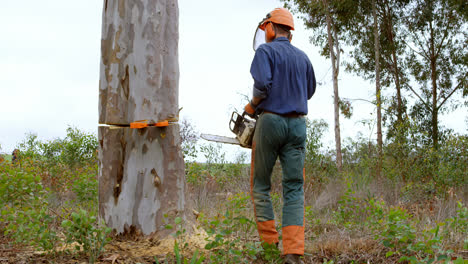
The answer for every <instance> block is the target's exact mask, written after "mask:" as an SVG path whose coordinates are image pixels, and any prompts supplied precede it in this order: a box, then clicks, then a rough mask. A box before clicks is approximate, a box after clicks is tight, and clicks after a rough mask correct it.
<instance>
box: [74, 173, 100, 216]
mask: <svg viewBox="0 0 468 264" xmlns="http://www.w3.org/2000/svg"><path fill="white" fill-rule="evenodd" d="M72 191H73V192H74V193H75V194H76V198H77V199H76V202H78V203H81V204H83V206H86V207H87V208H88V210H89V211H91V212H95V211H96V210H97V205H98V180H97V177H96V175H93V174H87V173H84V174H80V175H78V179H77V180H76V181H74V182H73V186H72Z"/></svg>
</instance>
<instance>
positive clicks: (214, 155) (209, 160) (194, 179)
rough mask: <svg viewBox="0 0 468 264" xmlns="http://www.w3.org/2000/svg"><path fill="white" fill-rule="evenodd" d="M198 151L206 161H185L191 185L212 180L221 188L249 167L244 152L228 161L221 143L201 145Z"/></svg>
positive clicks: (187, 176)
mask: <svg viewBox="0 0 468 264" xmlns="http://www.w3.org/2000/svg"><path fill="white" fill-rule="evenodd" d="M200 153H201V154H203V155H204V156H205V158H206V163H199V162H187V163H185V168H186V179H187V182H188V183H189V184H191V185H193V186H199V185H203V184H206V182H207V181H212V180H213V181H215V182H216V183H217V185H218V186H219V187H220V188H221V189H223V188H224V186H225V185H226V184H227V183H229V182H232V181H234V180H236V179H238V178H239V177H240V176H241V175H243V174H245V172H246V170H248V168H249V167H250V166H249V164H245V161H246V158H247V157H246V154H245V153H244V152H239V153H238V154H237V156H236V160H235V162H234V163H228V162H227V161H226V153H225V152H223V151H222V147H221V144H216V145H214V144H208V145H202V146H200ZM215 176H216V177H215Z"/></svg>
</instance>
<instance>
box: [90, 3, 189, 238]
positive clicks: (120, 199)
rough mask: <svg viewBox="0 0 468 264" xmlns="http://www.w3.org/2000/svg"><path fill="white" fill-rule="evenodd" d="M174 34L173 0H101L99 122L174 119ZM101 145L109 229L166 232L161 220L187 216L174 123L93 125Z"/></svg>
mask: <svg viewBox="0 0 468 264" xmlns="http://www.w3.org/2000/svg"><path fill="white" fill-rule="evenodd" d="M178 38H179V35H178V4H177V0H148V1H143V0H127V1H125V0H118V1H117V0H116V1H108V0H104V8H103V20H102V40H101V65H100V83H99V123H101V124H112V125H128V124H129V123H131V122H133V121H137V120H143V119H147V120H149V121H160V120H165V119H168V118H176V117H178V82H179V65H178ZM99 143H100V144H99V145H100V149H99V161H100V163H99V216H100V217H101V218H102V219H104V220H105V222H106V223H107V225H108V226H109V227H112V228H114V229H115V230H116V231H117V232H118V233H126V232H137V233H138V232H141V233H142V234H145V235H149V234H158V235H161V236H165V235H167V231H166V230H165V229H164V224H165V222H164V221H171V217H175V216H176V215H178V216H181V217H182V218H185V217H186V216H187V215H188V214H185V211H186V209H187V205H186V203H185V197H184V194H185V190H186V186H185V174H184V161H183V157H182V152H181V149H180V135H179V126H178V125H173V126H169V127H165V128H164V127H163V128H156V127H151V128H144V129H138V130H137V129H130V128H128V127H99ZM165 214H167V215H169V216H170V218H169V219H163V215H165ZM163 220H164V221H163Z"/></svg>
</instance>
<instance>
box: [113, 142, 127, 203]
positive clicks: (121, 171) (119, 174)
mask: <svg viewBox="0 0 468 264" xmlns="http://www.w3.org/2000/svg"><path fill="white" fill-rule="evenodd" d="M120 145H121V147H122V162H121V163H120V164H119V168H118V170H117V178H116V182H115V186H114V202H115V204H117V202H118V198H119V195H120V193H121V192H122V179H123V175H124V160H125V153H126V148H127V142H125V139H124V138H123V137H121V138H120Z"/></svg>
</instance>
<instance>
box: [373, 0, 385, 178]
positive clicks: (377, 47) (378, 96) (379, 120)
mask: <svg viewBox="0 0 468 264" xmlns="http://www.w3.org/2000/svg"><path fill="white" fill-rule="evenodd" d="M372 16H373V17H374V26H373V28H374V49H375V97H376V98H375V100H376V103H377V171H376V175H377V177H378V178H380V173H381V170H382V149H383V141H382V100H381V94H380V36H379V23H378V18H377V3H376V0H372Z"/></svg>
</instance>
